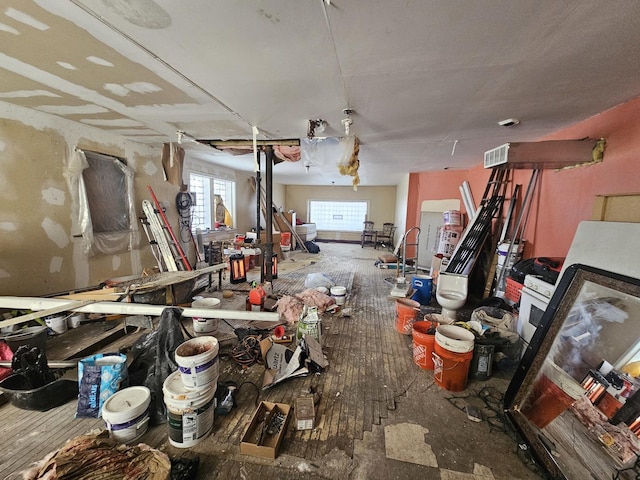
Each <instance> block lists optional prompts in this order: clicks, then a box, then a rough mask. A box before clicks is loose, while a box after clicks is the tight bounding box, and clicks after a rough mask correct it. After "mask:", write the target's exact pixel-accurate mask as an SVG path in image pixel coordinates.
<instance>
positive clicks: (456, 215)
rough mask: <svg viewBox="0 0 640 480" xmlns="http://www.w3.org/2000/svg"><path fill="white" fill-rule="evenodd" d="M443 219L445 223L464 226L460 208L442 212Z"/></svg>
mask: <svg viewBox="0 0 640 480" xmlns="http://www.w3.org/2000/svg"><path fill="white" fill-rule="evenodd" d="M442 220H443V221H444V224H445V225H452V226H456V227H459V226H462V214H461V213H460V210H447V211H446V212H442Z"/></svg>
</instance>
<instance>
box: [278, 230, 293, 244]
mask: <svg viewBox="0 0 640 480" xmlns="http://www.w3.org/2000/svg"><path fill="white" fill-rule="evenodd" d="M280 246H281V247H291V232H280Z"/></svg>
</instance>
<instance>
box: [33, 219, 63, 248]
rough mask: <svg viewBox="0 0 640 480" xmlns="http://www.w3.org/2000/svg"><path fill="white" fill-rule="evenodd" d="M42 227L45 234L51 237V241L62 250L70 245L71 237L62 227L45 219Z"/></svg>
mask: <svg viewBox="0 0 640 480" xmlns="http://www.w3.org/2000/svg"><path fill="white" fill-rule="evenodd" d="M40 225H41V226H42V229H43V230H44V233H45V234H46V235H47V237H49V240H51V241H52V242H53V243H55V244H56V245H57V246H58V248H61V249H62V248H64V247H66V246H67V245H69V237H68V236H67V234H66V232H65V231H64V228H62V225H60V224H59V223H57V222H55V221H53V220H51V219H50V218H45V219H44V220H43V221H42V223H41V224H40Z"/></svg>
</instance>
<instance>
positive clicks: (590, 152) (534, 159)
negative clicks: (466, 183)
mask: <svg viewBox="0 0 640 480" xmlns="http://www.w3.org/2000/svg"><path fill="white" fill-rule="evenodd" d="M600 142H604V140H593V139H589V138H587V139H583V140H549V141H544V142H510V143H505V144H504V145H500V146H499V147H496V148H494V149H492V150H488V151H486V152H484V168H494V167H502V168H513V169H534V168H565V167H569V166H574V165H579V164H581V163H586V162H591V161H594V160H595V155H594V151H596V150H599V149H596V147H597V146H598V147H599V143H600ZM599 160H602V158H600V159H599Z"/></svg>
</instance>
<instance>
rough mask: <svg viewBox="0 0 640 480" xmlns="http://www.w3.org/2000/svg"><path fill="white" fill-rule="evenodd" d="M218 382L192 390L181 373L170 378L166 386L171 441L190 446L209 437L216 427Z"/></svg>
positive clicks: (177, 444) (171, 442) (166, 381)
mask: <svg viewBox="0 0 640 480" xmlns="http://www.w3.org/2000/svg"><path fill="white" fill-rule="evenodd" d="M217 386H218V384H217V382H216V383H212V384H210V385H209V386H207V387H204V388H201V389H198V390H189V389H187V388H186V387H185V386H184V384H183V383H182V378H181V375H180V372H174V373H172V374H171V375H169V376H168V377H167V379H166V380H165V381H164V384H163V385H162V393H163V394H164V403H165V405H166V407H167V423H168V430H169V443H170V444H171V445H173V446H174V447H179V448H188V447H192V446H194V445H196V444H197V443H199V442H200V441H201V440H203V439H205V438H206V437H207V435H209V433H210V432H211V429H212V428H213V420H214V412H215V405H214V399H215V395H216V388H217Z"/></svg>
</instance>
